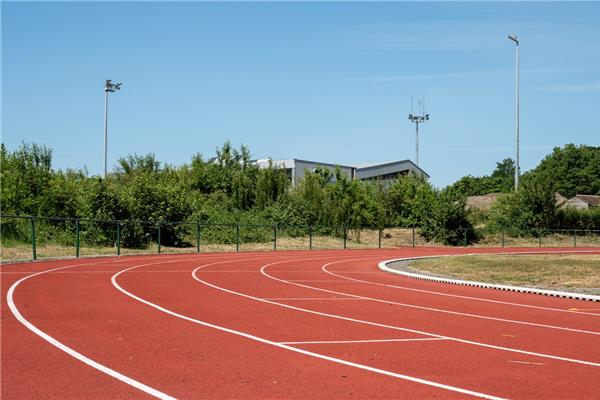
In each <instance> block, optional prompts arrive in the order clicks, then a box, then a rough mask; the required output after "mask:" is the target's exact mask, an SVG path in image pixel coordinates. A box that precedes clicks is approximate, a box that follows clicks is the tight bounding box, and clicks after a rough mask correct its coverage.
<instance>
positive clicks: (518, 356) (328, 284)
mask: <svg viewBox="0 0 600 400" xmlns="http://www.w3.org/2000/svg"><path fill="white" fill-rule="evenodd" d="M525 250H527V249H519V250H515V249H512V250H511V249H505V250H504V251H525ZM530 250H531V249H530ZM549 250H550V249H544V251H549ZM498 251H499V249H478V250H474V249H468V250H465V249H447V248H441V249H434V248H422V249H395V250H368V251H364V250H352V251H315V252H272V253H237V254H231V253H229V254H200V255H162V256H137V257H121V258H116V257H115V258H96V259H82V260H62V261H49V262H37V263H28V264H9V265H4V266H2V268H1V270H0V271H1V277H2V299H3V300H2V317H1V318H2V320H1V322H2V331H1V333H2V354H1V355H2V365H1V366H2V373H1V374H2V385H1V389H2V396H1V397H2V399H33V398H44V399H52V398H57V399H58V398H60V399H65V398H73V399H83V398H85V399H107V398H110V399H113V398H114V399H117V398H128V399H135V398H153V397H154V398H156V397H158V398H163V399H169V398H211V399H214V398H249V399H255V398H257V399H258V398H260V399H262V398H279V399H281V398H285V399H288V398H289V399H315V398H323V399H325V398H326V399H348V398H359V399H375V398H388V399H402V398H417V399H424V398H436V399H445V398H477V397H483V398H514V399H540V398H544V399H548V398H563V399H574V398H577V399H583V398H588V399H594V398H595V399H598V398H600V305H599V303H594V302H584V301H578V300H568V299H561V298H551V297H545V296H540V295H532V294H522V293H514V292H503V291H497V290H491V289H482V288H474V287H465V286H454V285H448V284H442V283H433V282H427V281H421V280H416V279H411V278H405V277H401V276H397V275H393V274H388V273H384V272H382V271H380V270H379V269H378V268H377V263H378V262H380V261H382V260H387V259H392V258H401V257H410V256H420V255H435V254H449V253H465V252H469V253H472V252H498ZM593 251H594V252H595V253H596V254H600V250H598V249H595V250H593ZM572 309H577V310H575V311H573V310H572Z"/></svg>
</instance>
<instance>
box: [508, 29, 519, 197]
mask: <svg viewBox="0 0 600 400" xmlns="http://www.w3.org/2000/svg"><path fill="white" fill-rule="evenodd" d="M508 38H509V39H510V40H512V41H513V42H515V51H516V57H517V60H516V64H517V65H516V69H517V73H516V75H517V78H516V80H517V84H516V85H517V88H516V93H515V96H516V101H515V107H516V112H515V119H516V127H515V130H516V133H515V135H516V140H517V156H516V159H515V192H516V191H517V190H519V38H518V37H517V35H508Z"/></svg>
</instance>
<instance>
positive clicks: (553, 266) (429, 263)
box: [410, 254, 600, 294]
mask: <svg viewBox="0 0 600 400" xmlns="http://www.w3.org/2000/svg"><path fill="white" fill-rule="evenodd" d="M410 269H413V270H416V271H421V272H426V273H430V274H435V275H442V276H449V277H453V278H460V279H467V280H473V281H480V282H487V283H498V284H504V285H515V286H528V287H536V288H545V289H554V290H568V291H580V292H584V293H592V294H600V255H591V254H585V255H583V254H552V255H550V254H536V255H529V254H527V255H476V256H456V257H441V258H431V259H423V260H416V261H414V262H411V263H410Z"/></svg>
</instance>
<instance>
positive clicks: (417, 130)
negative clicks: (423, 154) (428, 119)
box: [415, 121, 419, 166]
mask: <svg viewBox="0 0 600 400" xmlns="http://www.w3.org/2000/svg"><path fill="white" fill-rule="evenodd" d="M415 124H416V137H415V139H416V140H415V142H416V143H415V152H416V162H417V166H419V121H417V122H415Z"/></svg>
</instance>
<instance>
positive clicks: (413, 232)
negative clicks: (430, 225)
mask: <svg viewBox="0 0 600 400" xmlns="http://www.w3.org/2000/svg"><path fill="white" fill-rule="evenodd" d="M412 247H415V227H414V226H413V227H412Z"/></svg>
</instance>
